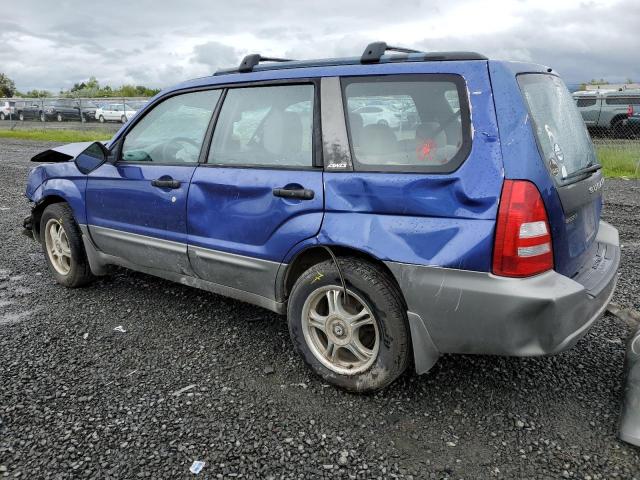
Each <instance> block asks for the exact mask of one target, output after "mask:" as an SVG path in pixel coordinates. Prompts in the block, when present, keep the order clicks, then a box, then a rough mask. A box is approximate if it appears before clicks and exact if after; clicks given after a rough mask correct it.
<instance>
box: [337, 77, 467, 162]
mask: <svg viewBox="0 0 640 480" xmlns="http://www.w3.org/2000/svg"><path fill="white" fill-rule="evenodd" d="M342 84H343V92H344V100H345V104H346V109H345V110H346V116H347V124H348V127H349V128H348V130H349V137H350V142H351V149H352V153H353V158H354V164H355V166H356V169H358V170H362V171H397V172H405V171H406V172H411V171H424V172H434V173H437V172H451V171H453V170H455V169H456V168H458V166H459V165H460V164H461V163H462V162H463V161H464V159H465V158H466V157H467V155H468V154H469V151H470V149H471V129H470V124H471V121H470V115H469V101H468V98H467V93H466V88H465V84H464V80H463V79H462V77H460V76H457V75H435V74H433V75H394V76H393V77H373V76H372V77H357V78H344V79H343V80H342Z"/></svg>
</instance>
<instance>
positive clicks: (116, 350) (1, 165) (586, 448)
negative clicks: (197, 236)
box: [0, 140, 640, 479]
mask: <svg viewBox="0 0 640 480" xmlns="http://www.w3.org/2000/svg"><path fill="white" fill-rule="evenodd" d="M45 147H47V145H46V144H35V143H32V142H21V141H8V140H4V141H0V179H2V184H3V188H2V189H0V242H1V243H0V245H2V246H1V247H0V248H1V249H0V252H1V255H0V477H1V476H2V475H3V474H4V475H5V476H6V477H11V478H14V477H20V478H29V479H32V478H68V477H94V478H137V477H150V478H189V477H192V476H193V475H192V474H191V473H189V466H190V465H191V464H192V462H193V461H194V460H202V461H204V462H206V465H205V467H204V469H203V470H202V472H201V473H200V474H199V476H201V477H205V478H416V479H417V478H437V479H444V478H447V479H461V478H464V479H479V478H505V479H513V478H549V479H551V478H576V479H577V478H580V479H609V478H622V479H630V478H640V473H639V472H640V455H639V453H640V450H638V449H637V448H635V447H631V446H629V445H627V444H624V443H622V442H620V441H619V440H617V438H616V431H617V420H618V413H619V408H620V402H621V391H622V382H623V368H624V367H623V364H624V350H625V341H626V338H627V336H628V334H629V330H628V328H627V327H626V325H625V324H624V323H623V322H621V321H620V320H618V319H616V318H615V317H613V316H611V315H610V314H606V315H605V316H604V317H603V318H602V319H601V320H600V321H598V322H597V323H596V324H595V326H594V327H593V328H592V329H591V330H590V332H589V333H588V335H587V336H586V337H585V338H584V339H582V340H581V341H580V342H579V343H578V345H577V346H576V347H575V348H573V349H572V350H570V351H568V352H565V353H562V354H560V355H557V356H554V357H543V358H501V357H488V356H444V357H443V358H441V359H440V361H439V362H438V363H437V365H436V366H435V367H434V368H433V370H431V371H430V372H429V373H428V374H426V375H422V376H417V375H415V374H414V373H407V374H406V375H404V376H403V377H402V378H401V379H400V380H399V381H397V382H396V383H394V384H393V385H392V386H391V387H390V388H387V389H386V390H384V391H383V392H381V393H378V394H376V395H370V396H357V395H351V394H348V393H345V392H343V391H340V390H337V389H335V388H333V387H331V386H328V385H324V384H322V382H321V381H320V380H318V379H317V378H316V377H314V376H313V375H312V374H310V372H309V371H308V370H307V369H306V368H305V367H304V365H303V363H302V361H301V360H300V359H299V358H298V357H297V355H296V354H295V353H294V352H293V350H292V347H291V344H290V341H289V336H288V331H287V325H286V321H285V319H284V318H283V317H279V316H277V315H274V314H272V313H269V312H267V311H265V310H261V309H259V308H256V307H253V306H250V305H247V304H244V303H240V302H236V301H233V300H230V299H226V298H223V297H219V296H216V295H213V294H209V293H206V292H202V291H199V290H195V289H192V288H188V287H185V286H181V285H178V284H174V283H170V282H167V281H164V280H160V279H156V278H153V277H150V276H146V275H142V274H138V273H133V272H128V271H125V270H118V271H117V272H116V273H115V274H114V275H112V276H109V277H104V278H102V279H100V280H99V281H97V282H95V283H93V284H92V285H90V286H89V287H87V288H82V289H77V290H66V289H64V288H63V287H61V286H59V285H57V284H56V283H54V281H53V279H52V276H51V275H50V274H49V273H48V271H47V269H46V265H45V259H44V256H43V254H42V251H41V248H40V246H39V245H38V244H37V243H35V242H34V241H31V240H29V239H28V238H26V237H25V236H23V235H22V233H21V230H22V228H21V220H22V218H23V217H24V216H25V215H27V214H28V213H29V206H28V204H27V202H26V200H25V198H24V196H23V191H24V184H25V178H26V176H27V173H28V171H29V168H31V166H32V165H33V164H30V163H29V162H28V159H29V158H30V157H31V156H32V155H33V154H35V153H37V152H38V151H40V150H42V149H43V148H45ZM605 189H606V190H605V199H606V206H605V210H604V218H605V219H606V220H608V221H610V222H611V223H613V224H614V225H615V226H616V227H618V228H619V229H620V234H621V240H622V243H623V245H624V248H623V250H622V251H623V258H622V265H621V268H620V279H619V283H618V289H617V293H616V295H615V299H614V300H615V301H616V302H617V303H619V304H620V305H621V306H623V307H625V308H635V309H640V304H639V301H640V300H639V295H638V286H639V285H640V274H639V273H638V271H639V270H640V218H639V217H640V215H639V213H638V212H639V207H640V185H639V184H638V183H637V182H634V181H613V180H610V181H608V182H607V183H606V187H605ZM118 326H122V329H123V330H125V331H124V332H119V331H114V328H115V327H118ZM187 387H189V388H187Z"/></svg>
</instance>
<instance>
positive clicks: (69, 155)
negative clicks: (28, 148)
mask: <svg viewBox="0 0 640 480" xmlns="http://www.w3.org/2000/svg"><path fill="white" fill-rule="evenodd" d="M92 143H93V142H77V143H67V144H66V145H61V146H59V147H54V148H50V149H49V150H44V151H43V152H40V153H38V154H37V155H35V156H34V157H32V158H31V161H32V162H47V163H58V162H68V161H69V160H72V159H74V158H76V155H78V154H79V153H81V152H82V151H84V149H85V148H87V147H88V146H89V145H91V144H92Z"/></svg>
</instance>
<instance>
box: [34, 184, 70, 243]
mask: <svg viewBox="0 0 640 480" xmlns="http://www.w3.org/2000/svg"><path fill="white" fill-rule="evenodd" d="M54 203H67V201H66V200H65V199H64V198H62V197H59V196H58V195H49V196H47V197H44V198H43V199H42V200H40V202H38V203H37V204H36V206H35V207H34V208H33V211H32V212H31V215H32V222H31V225H32V228H33V235H34V238H36V239H37V240H38V241H39V242H42V239H41V238H40V219H41V218H42V212H44V210H45V208H47V207H48V206H49V205H53V204H54Z"/></svg>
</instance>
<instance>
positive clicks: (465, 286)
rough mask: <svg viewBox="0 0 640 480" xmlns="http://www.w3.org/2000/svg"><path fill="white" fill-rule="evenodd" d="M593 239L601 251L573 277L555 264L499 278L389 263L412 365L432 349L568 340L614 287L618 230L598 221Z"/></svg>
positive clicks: (496, 349)
mask: <svg viewBox="0 0 640 480" xmlns="http://www.w3.org/2000/svg"><path fill="white" fill-rule="evenodd" d="M596 241H597V242H598V244H599V247H601V248H600V249H599V250H598V252H599V255H601V256H602V258H599V257H595V258H594V266H593V268H592V269H589V271H588V272H584V273H581V275H580V278H576V279H571V278H568V277H565V276H564V275H561V274H559V273H557V272H555V271H549V272H546V273H543V274H541V275H537V276H535V277H530V278H507V277H498V276H495V275H492V274H490V273H485V272H471V271H464V270H455V269H446V268H436V267H426V266H419V265H408V264H399V263H393V262H389V263H388V264H387V265H388V266H389V268H390V269H391V271H392V272H393V273H394V275H395V277H396V279H397V280H398V283H399V284H400V288H401V289H402V291H403V293H404V296H405V299H406V301H407V306H408V310H409V323H410V327H411V333H412V341H413V343H414V356H415V357H416V369H417V370H418V372H419V373H421V371H426V370H427V369H428V368H430V366H431V365H432V364H433V363H434V362H435V359H434V357H435V358H436V359H437V354H439V353H471V354H495V355H510V356H535V355H546V354H552V353H557V352H560V351H562V350H566V349H568V348H570V347H572V346H573V345H574V344H575V343H576V342H577V341H578V340H579V339H580V338H581V337H582V336H583V335H584V334H585V333H586V332H587V330H588V329H589V327H590V326H591V324H592V323H593V322H594V321H595V320H596V319H597V318H598V317H599V316H600V315H601V314H602V312H603V311H604V310H605V308H606V307H607V304H608V303H609V301H610V299H611V296H612V295H613V291H614V289H615V284H616V278H617V276H616V272H617V269H618V264H619V262H620V247H619V241H618V232H617V230H616V229H615V228H613V227H612V226H611V225H609V224H607V223H605V222H600V227H599V232H598V237H597V239H596ZM425 349H427V350H429V351H428V352H427V353H426V354H424V352H421V350H422V351H423V350H425ZM420 356H422V358H419V357H420Z"/></svg>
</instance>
